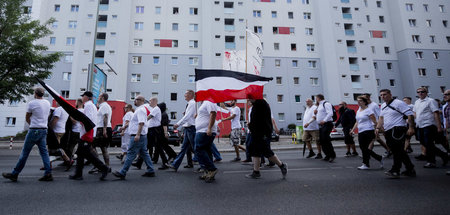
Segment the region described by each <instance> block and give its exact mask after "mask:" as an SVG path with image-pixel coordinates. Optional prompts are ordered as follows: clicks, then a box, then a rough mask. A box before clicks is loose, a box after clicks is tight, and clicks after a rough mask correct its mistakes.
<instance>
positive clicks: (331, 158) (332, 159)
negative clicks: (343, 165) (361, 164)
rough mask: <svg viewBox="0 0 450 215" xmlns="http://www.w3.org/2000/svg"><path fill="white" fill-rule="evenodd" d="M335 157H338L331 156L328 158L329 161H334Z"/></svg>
mask: <svg viewBox="0 0 450 215" xmlns="http://www.w3.org/2000/svg"><path fill="white" fill-rule="evenodd" d="M334 159H336V157H330V159H329V160H328V162H330V163H333V161H334Z"/></svg>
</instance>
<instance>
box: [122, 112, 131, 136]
mask: <svg viewBox="0 0 450 215" xmlns="http://www.w3.org/2000/svg"><path fill="white" fill-rule="evenodd" d="M131 117H133V111H128V112H127V113H126V114H125V115H124V116H123V118H122V126H125V124H126V122H127V121H128V127H127V128H126V129H125V130H124V131H123V133H125V134H129V132H128V131H129V130H130V124H129V123H130V121H131Z"/></svg>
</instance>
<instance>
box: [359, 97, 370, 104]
mask: <svg viewBox="0 0 450 215" xmlns="http://www.w3.org/2000/svg"><path fill="white" fill-rule="evenodd" d="M357 99H361V100H362V101H363V102H364V104H366V105H368V104H369V100H367V98H366V95H363V96H358V98H357Z"/></svg>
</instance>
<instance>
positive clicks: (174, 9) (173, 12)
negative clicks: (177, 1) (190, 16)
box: [172, 7, 179, 15]
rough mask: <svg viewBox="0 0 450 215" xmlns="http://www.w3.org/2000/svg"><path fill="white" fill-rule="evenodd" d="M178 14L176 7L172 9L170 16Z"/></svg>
mask: <svg viewBox="0 0 450 215" xmlns="http://www.w3.org/2000/svg"><path fill="white" fill-rule="evenodd" d="M178 13H179V9H178V7H173V8H172V14H174V15H177V14H178Z"/></svg>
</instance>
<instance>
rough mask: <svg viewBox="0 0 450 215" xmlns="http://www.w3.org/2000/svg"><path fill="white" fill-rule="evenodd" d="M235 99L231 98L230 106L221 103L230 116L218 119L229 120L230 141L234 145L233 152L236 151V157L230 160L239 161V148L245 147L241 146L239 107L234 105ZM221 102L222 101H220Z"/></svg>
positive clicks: (243, 149)
mask: <svg viewBox="0 0 450 215" xmlns="http://www.w3.org/2000/svg"><path fill="white" fill-rule="evenodd" d="M236 102H237V101H236V100H231V107H229V108H227V107H225V106H224V105H223V107H222V108H224V109H226V110H229V111H230V116H228V117H226V118H223V119H221V120H220V121H219V123H220V122H223V121H227V120H230V121H231V132H230V142H231V145H232V146H233V147H234V152H235V153H236V157H235V158H234V159H233V160H232V162H238V161H241V157H240V154H239V149H241V150H242V151H244V152H245V148H244V147H243V146H241V145H240V144H241V120H240V119H241V109H240V108H239V107H238V106H237V105H236ZM222 104H223V103H222Z"/></svg>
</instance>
